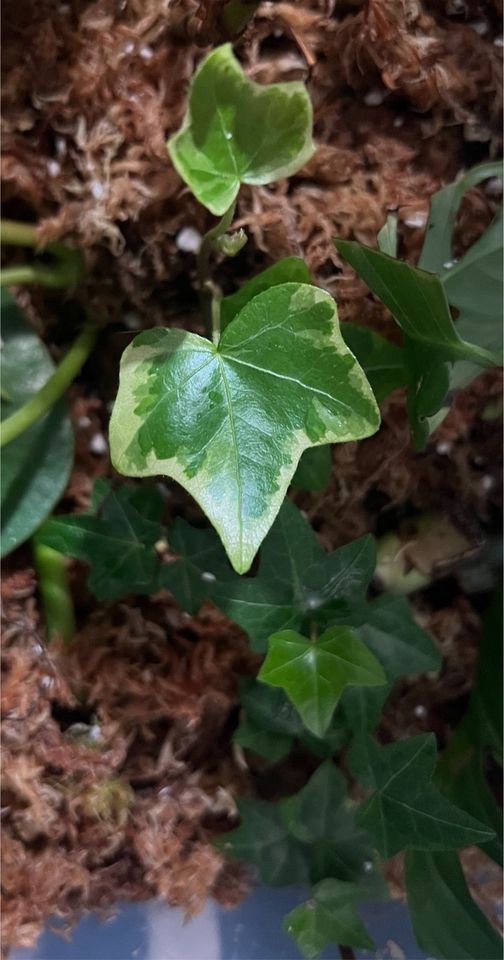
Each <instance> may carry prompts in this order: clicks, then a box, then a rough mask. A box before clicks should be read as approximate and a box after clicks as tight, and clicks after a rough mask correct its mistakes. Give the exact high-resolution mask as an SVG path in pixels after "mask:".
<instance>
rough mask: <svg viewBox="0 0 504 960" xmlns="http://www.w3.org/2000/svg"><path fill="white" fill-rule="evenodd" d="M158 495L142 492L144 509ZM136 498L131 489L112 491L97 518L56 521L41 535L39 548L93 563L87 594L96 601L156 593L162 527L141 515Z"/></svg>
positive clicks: (153, 490) (72, 517)
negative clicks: (89, 592) (155, 546)
mask: <svg viewBox="0 0 504 960" xmlns="http://www.w3.org/2000/svg"><path fill="white" fill-rule="evenodd" d="M101 490H102V492H103V487H102V488H101ZM159 496H160V495H159V491H158V490H157V488H156V487H155V486H151V487H150V488H149V487H144V488H143V490H142V494H141V502H142V503H143V505H144V507H145V505H146V502H147V498H148V499H149V501H150V504H151V506H150V509H151V510H152V509H153V503H154V502H155V503H156V504H158V503H159ZM132 499H134V495H133V494H131V493H130V490H129V488H127V487H123V488H122V489H121V490H119V491H114V490H112V489H110V490H109V491H108V493H107V494H106V495H105V496H102V497H101V499H100V503H99V506H98V508H97V512H96V513H95V514H85V513H83V514H72V515H69V516H57V517H52V518H51V519H50V520H48V521H47V522H46V523H45V524H44V525H43V527H41V528H40V530H39V532H38V534H37V539H38V540H39V542H40V543H43V544H45V545H46V546H48V547H52V548H53V550H57V551H58V552H59V553H62V554H64V555H66V556H69V557H74V558H75V559H77V560H84V561H85V562H86V563H88V564H89V566H90V573H89V579H88V584H89V589H90V590H91V591H92V593H93V594H94V596H95V597H96V598H97V600H116V599H118V598H119V597H124V596H126V595H127V594H128V593H146V594H147V593H153V592H155V590H156V589H157V572H158V566H159V561H158V558H157V556H156V552H155V550H154V544H155V543H156V542H157V541H158V540H159V539H160V537H161V536H162V533H163V528H162V527H161V525H160V523H159V522H158V521H157V520H156V521H153V520H149V519H146V517H145V516H143V515H142V514H140V513H139V512H138V510H137V509H136V507H135V506H134V505H133V503H132V502H131V500H132ZM137 503H138V501H137Z"/></svg>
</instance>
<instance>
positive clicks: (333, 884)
mask: <svg viewBox="0 0 504 960" xmlns="http://www.w3.org/2000/svg"><path fill="white" fill-rule="evenodd" d="M361 899H362V890H361V888H360V886H359V884H355V883H345V882H344V881H342V880H333V879H326V880H322V881H321V882H320V883H318V884H317V885H316V886H315V887H314V888H313V890H312V895H311V898H310V900H308V901H307V902H306V903H305V904H303V905H301V906H299V907H296V908H295V909H294V910H292V911H291V913H289V914H287V916H286V917H285V920H284V930H285V932H286V933H288V934H289V935H290V936H291V937H292V938H293V940H295V941H296V943H297V946H298V948H299V950H300V952H301V953H302V954H303V956H304V957H306V958H307V960H315V958H316V957H318V955H319V953H321V952H322V950H323V949H324V947H326V946H327V945H328V944H330V943H334V944H343V945H344V946H347V947H360V948H361V949H363V950H374V946H375V945H374V943H373V941H372V940H371V938H370V936H369V934H368V933H367V931H366V929H365V927H364V925H363V923H362V921H361V919H360V917H359V914H358V913H357V909H356V904H357V903H358V901H359V900H361Z"/></svg>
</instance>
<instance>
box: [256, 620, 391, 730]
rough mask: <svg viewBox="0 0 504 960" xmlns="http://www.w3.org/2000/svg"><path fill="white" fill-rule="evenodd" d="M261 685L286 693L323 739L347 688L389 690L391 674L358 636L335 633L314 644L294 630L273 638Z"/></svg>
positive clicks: (344, 629)
mask: <svg viewBox="0 0 504 960" xmlns="http://www.w3.org/2000/svg"><path fill="white" fill-rule="evenodd" d="M259 679H260V680H262V681H263V682H264V683H269V684H271V685H272V686H276V687H281V688H282V689H283V690H285V692H286V694H287V696H288V697H289V699H290V700H291V702H292V703H293V704H294V706H295V707H296V709H297V710H298V712H299V714H300V716H301V718H302V720H303V723H304V724H305V726H306V727H307V729H308V730H310V732H311V733H313V734H315V736H318V737H322V736H323V735H324V733H325V731H326V730H327V728H328V726H329V724H330V722H331V719H332V715H333V713H334V709H335V707H336V704H337V703H338V700H339V699H340V697H341V694H342V692H343V690H344V688H345V687H346V686H348V685H349V684H354V685H355V684H357V685H360V686H376V685H380V684H383V683H384V682H385V674H384V673H383V670H382V668H381V666H380V664H379V663H378V661H377V660H376V658H375V657H374V656H373V655H372V654H371V653H370V652H369V650H368V649H367V647H366V646H365V645H364V644H363V642H362V640H360V638H359V636H358V634H357V633H356V632H355V631H354V630H352V629H351V628H350V627H330V628H329V629H328V630H326V631H325V632H324V633H323V634H322V636H321V637H319V638H318V639H317V640H313V641H310V640H307V639H305V637H302V636H301V635H300V634H299V633H296V632H295V631H294V630H284V631H283V632H282V633H276V634H273V635H272V636H271V637H270V638H269V648H268V654H267V657H266V659H265V661H264V663H263V665H262V667H261V670H260V672H259Z"/></svg>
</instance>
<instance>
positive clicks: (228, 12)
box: [219, 0, 260, 40]
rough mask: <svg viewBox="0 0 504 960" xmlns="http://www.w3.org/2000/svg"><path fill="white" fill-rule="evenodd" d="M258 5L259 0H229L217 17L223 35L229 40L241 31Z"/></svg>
mask: <svg viewBox="0 0 504 960" xmlns="http://www.w3.org/2000/svg"><path fill="white" fill-rule="evenodd" d="M259 5H260V0H229V3H226V6H225V7H224V9H223V11H222V13H221V15H220V19H219V26H220V30H221V33H222V35H223V37H224V38H226V39H230V40H231V39H232V38H233V37H236V36H238V35H239V34H240V33H243V31H244V30H245V27H246V26H247V24H248V23H249V22H250V20H252V17H253V16H254V14H255V12H256V10H257V8H258V7H259Z"/></svg>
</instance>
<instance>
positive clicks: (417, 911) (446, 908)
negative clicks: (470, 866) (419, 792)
mask: <svg viewBox="0 0 504 960" xmlns="http://www.w3.org/2000/svg"><path fill="white" fill-rule="evenodd" d="M405 866H406V891H407V895H408V906H409V911H410V916H411V922H412V924H413V930H414V932H415V937H416V940H417V942H418V945H419V946H420V947H421V949H422V950H424V951H425V952H426V953H428V954H429V956H434V957H438V958H439V960H501V958H502V940H501V938H500V936H499V935H498V933H497V931H496V930H495V929H494V928H493V927H492V925H491V924H490V923H489V921H488V920H487V918H486V916H485V914H484V913H482V911H481V910H480V908H479V907H478V906H477V905H476V903H475V902H474V900H473V898H472V897H471V894H470V892H469V889H468V886H467V883H466V880H465V877H464V873H463V871H462V867H461V866H460V862H459V858H458V856H457V854H456V853H452V852H443V853H441V852H440V853H427V852H423V851H422V852H421V851H419V850H408V851H407V853H406V858H405Z"/></svg>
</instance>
